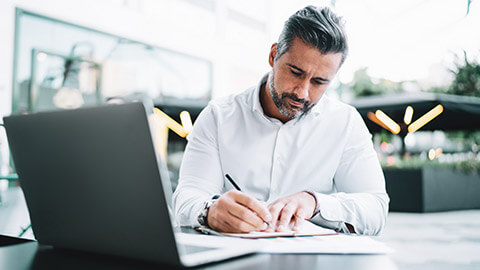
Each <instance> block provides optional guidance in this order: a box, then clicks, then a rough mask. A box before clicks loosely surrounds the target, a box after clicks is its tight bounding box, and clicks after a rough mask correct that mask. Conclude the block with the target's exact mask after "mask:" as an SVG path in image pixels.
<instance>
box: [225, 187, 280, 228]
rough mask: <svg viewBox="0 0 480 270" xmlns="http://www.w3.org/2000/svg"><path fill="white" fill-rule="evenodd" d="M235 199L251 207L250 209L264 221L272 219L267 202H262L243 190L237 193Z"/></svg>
mask: <svg viewBox="0 0 480 270" xmlns="http://www.w3.org/2000/svg"><path fill="white" fill-rule="evenodd" d="M234 199H235V201H236V202H237V203H239V204H241V205H244V206H246V207H248V208H250V210H252V211H253V212H255V213H256V214H257V215H258V216H259V217H260V218H261V219H262V220H263V221H265V222H270V221H271V220H272V215H271V214H270V211H268V209H267V207H266V206H265V204H262V203H260V201H258V200H257V199H255V198H253V197H250V196H248V195H246V194H244V193H241V192H238V193H235V195H234Z"/></svg>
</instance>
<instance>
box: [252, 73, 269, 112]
mask: <svg viewBox="0 0 480 270" xmlns="http://www.w3.org/2000/svg"><path fill="white" fill-rule="evenodd" d="M267 78H268V73H267V74H265V75H263V77H262V79H261V80H260V82H259V83H258V84H257V86H256V87H255V90H254V91H253V97H252V101H253V102H252V110H253V111H258V112H260V113H262V114H264V112H263V108H262V104H261V103H260V89H262V86H263V85H264V84H265V83H267Z"/></svg>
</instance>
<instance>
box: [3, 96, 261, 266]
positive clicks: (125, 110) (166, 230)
mask: <svg viewBox="0 0 480 270" xmlns="http://www.w3.org/2000/svg"><path fill="white" fill-rule="evenodd" d="M4 124H5V128H6V131H7V137H8V141H9V145H10V150H11V153H12V157H13V161H14V164H15V167H16V170H17V173H18V175H19V178H20V184H21V187H22V189H23V192H24V195H25V200H26V203H27V206H28V210H29V213H30V219H31V223H32V229H33V232H34V235H35V238H36V239H37V240H38V242H39V243H40V244H46V245H52V246H54V247H57V248H65V249H74V250H81V251H88V252H96V253H102V254H109V255H116V256H122V257H129V258H134V259H140V260H146V261H152V262H157V263H165V264H170V265H180V266H186V267H191V266H197V265H200V264H205V263H210V262H214V261H220V260H225V259H228V258H232V257H236V256H241V255H246V254H250V253H253V252H255V251H256V250H257V249H258V247H255V246H253V245H252V244H247V243H244V244H237V245H234V246H230V247H227V246H225V245H221V244H220V243H217V244H218V245H217V244H211V243H210V244H208V246H206V245H204V244H199V241H198V237H200V236H199V235H192V237H193V238H195V237H197V239H196V240H195V241H194V242H195V243H189V238H190V237H188V235H187V237H186V235H185V234H184V233H183V234H182V233H181V232H179V231H178V229H177V227H175V226H174V223H173V218H172V217H171V216H170V212H171V209H169V205H170V202H171V193H172V190H171V187H170V180H169V178H168V171H166V167H165V165H164V162H162V161H160V160H159V157H157V155H156V153H155V150H154V146H153V142H152V135H151V131H150V127H149V122H148V116H147V112H146V109H145V107H144V105H143V104H142V103H129V104H121V105H106V106H100V107H90V108H81V109H76V110H67V111H55V112H41V113H35V114H30V115H14V116H10V117H5V118H4ZM203 237H214V236H203ZM200 242H202V241H200ZM214 242H215V241H214ZM217 242H221V241H218V239H217ZM205 243H206V242H205Z"/></svg>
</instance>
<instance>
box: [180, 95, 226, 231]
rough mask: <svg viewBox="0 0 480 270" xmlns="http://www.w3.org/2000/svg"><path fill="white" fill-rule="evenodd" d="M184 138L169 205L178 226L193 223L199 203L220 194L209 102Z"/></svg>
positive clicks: (215, 143)
mask: <svg viewBox="0 0 480 270" xmlns="http://www.w3.org/2000/svg"><path fill="white" fill-rule="evenodd" d="M187 140H188V144H187V147H186V149H185V153H184V156H183V160H182V166H181V168H180V174H179V180H178V186H177V188H176V190H175V192H174V194H173V207H174V212H175V217H176V221H177V223H179V225H182V226H194V225H198V222H197V219H196V218H197V216H198V214H199V213H200V211H201V208H202V205H203V202H204V201H206V200H208V199H209V198H210V197H211V196H212V195H213V194H217V193H218V194H219V193H221V191H222V189H223V185H224V182H223V178H222V174H221V171H222V170H221V166H220V158H219V154H218V143H217V125H216V121H215V114H214V111H213V108H212V106H211V104H210V105H208V106H207V107H206V108H205V109H204V110H203V111H202V112H201V113H200V115H199V116H198V118H197V120H196V121H195V125H194V127H193V130H192V132H191V133H190V134H189V135H188V137H187Z"/></svg>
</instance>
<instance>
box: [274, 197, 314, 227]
mask: <svg viewBox="0 0 480 270" xmlns="http://www.w3.org/2000/svg"><path fill="white" fill-rule="evenodd" d="M315 206H316V201H315V198H314V197H313V196H312V195H310V194H308V193H307V192H303V191H302V192H298V193H295V194H293V195H290V196H288V197H285V198H281V199H278V200H276V201H275V202H273V203H272V204H270V205H269V206H268V210H269V211H270V213H271V215H272V222H271V225H270V227H269V228H268V230H269V231H280V232H281V231H286V230H289V224H290V223H291V222H294V223H293V230H297V229H299V227H300V226H301V224H302V223H303V222H304V220H305V219H310V218H311V217H312V215H313V212H314V211H315Z"/></svg>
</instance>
